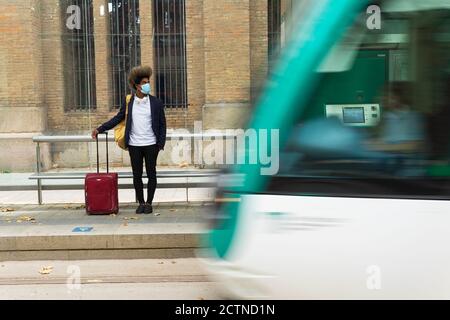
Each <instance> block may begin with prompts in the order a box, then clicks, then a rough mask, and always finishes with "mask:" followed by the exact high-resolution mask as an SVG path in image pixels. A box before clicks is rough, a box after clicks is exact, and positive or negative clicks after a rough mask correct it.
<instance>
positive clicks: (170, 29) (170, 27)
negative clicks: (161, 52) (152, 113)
mask: <svg viewBox="0 0 450 320" xmlns="http://www.w3.org/2000/svg"><path fill="white" fill-rule="evenodd" d="M171 1H172V2H173V0H167V23H168V24H169V30H168V31H169V41H168V49H167V51H168V56H167V57H168V60H169V70H170V71H169V95H170V98H171V99H170V104H172V105H173V104H174V102H173V82H172V73H173V67H172V60H173V56H172V41H173V30H172V19H171V13H172V6H171V5H172V3H171ZM175 107H176V106H175Z"/></svg>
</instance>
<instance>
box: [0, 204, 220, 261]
mask: <svg viewBox="0 0 450 320" xmlns="http://www.w3.org/2000/svg"><path fill="white" fill-rule="evenodd" d="M212 208H213V206H212V205H211V204H210V203H203V202H202V203H190V204H187V205H185V204H157V205H155V206H154V214H151V215H136V214H135V213H134V210H135V204H128V205H121V207H120V214H118V215H111V216H87V215H86V213H85V210H84V208H82V206H80V205H73V206H71V205H65V206H64V205H53V206H48V205H47V206H32V205H28V206H20V207H17V208H12V209H14V211H10V212H0V261H23V260H49V259H50V260H88V259H150V258H168V259H171V258H186V257H193V256H194V255H195V251H196V250H197V249H198V248H200V246H201V244H200V241H199V238H200V236H201V235H202V234H203V233H204V231H205V221H204V218H205V216H206V215H207V214H209V213H210V212H211V210H212ZM31 219H33V220H31ZM27 220H29V221H27ZM77 227H82V228H86V229H84V230H83V229H81V231H82V232H76V231H80V229H79V230H75V228H77ZM89 228H92V229H89Z"/></svg>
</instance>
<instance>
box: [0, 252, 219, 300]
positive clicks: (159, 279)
mask: <svg viewBox="0 0 450 320" xmlns="http://www.w3.org/2000/svg"><path fill="white" fill-rule="evenodd" d="M44 268H48V269H46V270H49V272H48V273H46V274H42V273H41V272H42V270H44ZM218 298H220V296H219V293H218V286H217V284H216V283H214V282H211V281H210V279H209V277H208V275H207V273H206V272H205V270H204V269H203V268H202V266H201V264H200V263H199V262H198V261H197V260H196V259H192V258H185V259H139V260H109V261H107V262H105V261H104V260H83V261H19V262H17V261H10V262H2V263H0V299H57V300H66V299H100V300H114V299H136V300H141V299H175V300H178V299H179V300H203V299H218Z"/></svg>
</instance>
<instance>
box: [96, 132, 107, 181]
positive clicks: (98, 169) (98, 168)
mask: <svg viewBox="0 0 450 320" xmlns="http://www.w3.org/2000/svg"><path fill="white" fill-rule="evenodd" d="M104 133H105V134H106V172H107V173H109V152H108V131H105V132H104ZM95 142H96V145H97V173H100V157H99V153H98V135H97V137H96V139H95Z"/></svg>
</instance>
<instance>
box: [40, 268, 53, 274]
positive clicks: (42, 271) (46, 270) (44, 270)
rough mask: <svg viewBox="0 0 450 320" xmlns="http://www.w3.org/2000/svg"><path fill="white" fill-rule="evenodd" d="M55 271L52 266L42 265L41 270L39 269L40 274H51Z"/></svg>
mask: <svg viewBox="0 0 450 320" xmlns="http://www.w3.org/2000/svg"><path fill="white" fill-rule="evenodd" d="M52 271H53V267H52V266H47V267H42V268H41V270H39V273H40V274H50V273H51V272H52Z"/></svg>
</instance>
